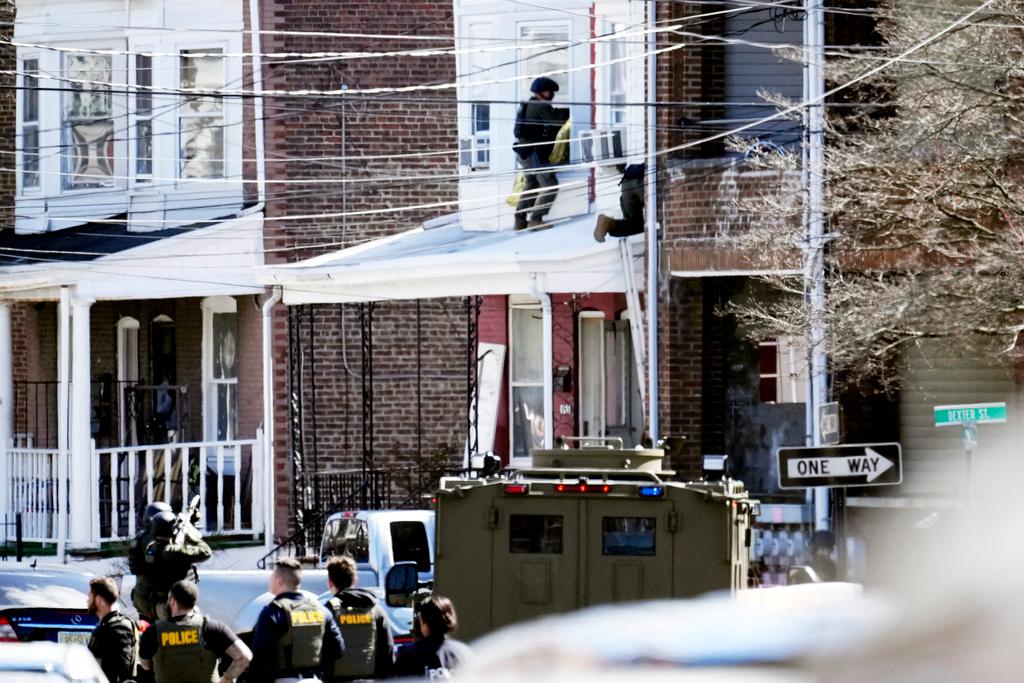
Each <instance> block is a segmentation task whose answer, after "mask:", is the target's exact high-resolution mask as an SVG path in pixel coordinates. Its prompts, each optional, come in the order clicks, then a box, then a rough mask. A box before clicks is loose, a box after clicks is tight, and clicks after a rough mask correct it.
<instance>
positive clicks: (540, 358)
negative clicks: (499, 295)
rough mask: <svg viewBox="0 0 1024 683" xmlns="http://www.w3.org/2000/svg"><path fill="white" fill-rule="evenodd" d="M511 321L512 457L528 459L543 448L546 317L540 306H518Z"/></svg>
mask: <svg viewBox="0 0 1024 683" xmlns="http://www.w3.org/2000/svg"><path fill="white" fill-rule="evenodd" d="M509 318H510V325H509V345H510V347H511V356H510V366H509V378H510V382H509V384H510V387H509V389H510V397H509V399H510V400H509V411H510V413H511V415H510V418H511V419H510V420H509V421H510V423H511V425H512V430H511V432H512V434H511V440H512V457H513V458H527V457H529V456H530V454H531V453H533V451H534V449H536V448H543V447H544V426H545V420H546V416H545V415H544V329H543V313H542V312H541V309H540V306H539V305H521V304H515V305H513V306H512V307H511V310H510V312H509Z"/></svg>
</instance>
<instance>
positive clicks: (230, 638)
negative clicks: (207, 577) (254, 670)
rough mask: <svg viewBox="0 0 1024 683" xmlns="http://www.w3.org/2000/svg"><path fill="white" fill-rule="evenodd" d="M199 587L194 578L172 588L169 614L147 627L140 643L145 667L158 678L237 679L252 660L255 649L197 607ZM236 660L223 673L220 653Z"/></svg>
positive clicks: (188, 681) (226, 682)
mask: <svg viewBox="0 0 1024 683" xmlns="http://www.w3.org/2000/svg"><path fill="white" fill-rule="evenodd" d="M198 597H199V589H198V588H196V585H195V584H194V583H191V582H190V581H178V582H177V583H175V584H174V585H173V586H171V588H170V592H169V595H168V596H167V608H168V612H169V614H170V617H169V618H167V619H161V620H160V621H158V622H156V623H155V624H153V626H152V627H150V628H148V629H146V632H145V633H143V634H142V640H141V642H140V644H139V658H140V663H141V664H142V668H144V669H149V670H152V671H153V673H154V677H155V679H156V683H232V682H233V681H234V680H236V679H237V678H238V677H239V676H241V675H242V672H243V671H245V668H246V667H247V666H249V662H251V661H252V652H251V651H250V650H249V648H248V647H246V645H245V643H243V642H242V641H241V640H240V639H239V638H238V636H237V635H235V633H234V632H233V631H232V630H231V629H230V628H228V627H227V626H226V625H225V624H222V623H221V622H219V621H217V620H216V619H210V618H209V617H207V616H205V615H204V614H202V613H201V612H200V611H199V610H198V609H197V608H196V600H197V599H198ZM223 655H227V656H228V657H230V658H231V665H230V666H229V667H228V668H227V670H226V671H225V672H224V675H223V676H221V675H219V674H218V673H217V665H218V663H219V662H220V658H221V657H222V656H223Z"/></svg>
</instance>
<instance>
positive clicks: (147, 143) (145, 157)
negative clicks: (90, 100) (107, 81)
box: [135, 54, 153, 180]
mask: <svg viewBox="0 0 1024 683" xmlns="http://www.w3.org/2000/svg"><path fill="white" fill-rule="evenodd" d="M135 85H136V86H137V87H136V89H135V178H136V179H137V180H148V179H149V178H150V177H152V175H153V91H152V90H151V88H152V86H153V57H152V56H151V55H142V54H140V55H135Z"/></svg>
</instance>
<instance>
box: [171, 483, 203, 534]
mask: <svg viewBox="0 0 1024 683" xmlns="http://www.w3.org/2000/svg"><path fill="white" fill-rule="evenodd" d="M198 521H199V496H198V495H196V496H193V497H192V500H191V501H190V502H189V504H188V507H187V508H185V509H184V510H182V511H181V512H179V513H178V518H177V519H176V520H175V522H174V534H173V535H172V536H171V543H173V544H175V545H182V544H184V543H185V538H186V537H189V538H193V539H194V540H199V539H201V538H202V534H200V533H199V530H198V529H196V527H195V524H196V522H198Z"/></svg>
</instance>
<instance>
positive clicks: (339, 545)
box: [323, 517, 370, 562]
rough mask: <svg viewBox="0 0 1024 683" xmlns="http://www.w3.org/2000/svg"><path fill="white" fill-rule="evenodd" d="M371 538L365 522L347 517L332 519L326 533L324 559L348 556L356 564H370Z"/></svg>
mask: <svg viewBox="0 0 1024 683" xmlns="http://www.w3.org/2000/svg"><path fill="white" fill-rule="evenodd" d="M369 536H370V535H369V530H368V529H367V526H366V522H365V521H364V520H361V519H355V518H347V517H346V518H342V519H332V520H331V521H330V522H329V523H328V525H327V529H326V530H325V531H324V550H323V559H325V560H326V559H327V558H328V557H331V556H332V555H345V554H348V555H351V556H352V559H353V560H355V561H356V562H369V561H370V540H369Z"/></svg>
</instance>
